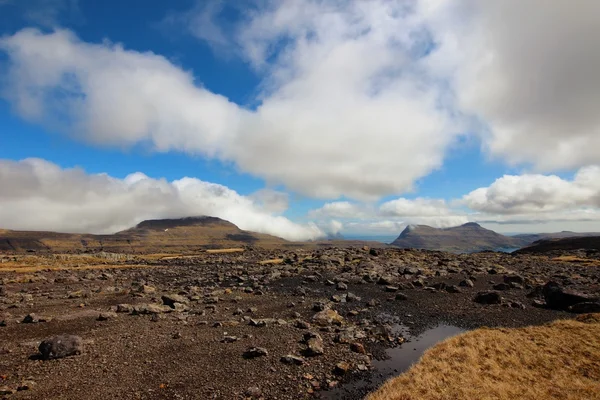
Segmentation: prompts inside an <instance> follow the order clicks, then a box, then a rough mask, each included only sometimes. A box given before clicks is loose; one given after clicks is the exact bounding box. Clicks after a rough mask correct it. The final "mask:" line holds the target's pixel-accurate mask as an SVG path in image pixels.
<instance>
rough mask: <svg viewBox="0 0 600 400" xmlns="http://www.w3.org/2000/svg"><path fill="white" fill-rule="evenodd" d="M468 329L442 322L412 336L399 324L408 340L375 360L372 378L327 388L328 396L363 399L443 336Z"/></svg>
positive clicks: (408, 365) (395, 329) (348, 399)
mask: <svg viewBox="0 0 600 400" xmlns="http://www.w3.org/2000/svg"><path fill="white" fill-rule="evenodd" d="M463 332H465V329H461V328H458V327H456V326H452V325H438V326H436V327H435V328H432V329H428V330H426V331H425V332H423V333H422V334H420V335H419V336H416V337H412V338H411V337H409V336H407V335H408V328H407V327H406V326H403V325H395V326H394V333H396V334H403V335H404V336H405V337H407V338H408V341H407V342H406V343H404V344H402V345H401V346H399V347H396V348H391V349H388V350H386V355H387V356H388V357H387V358H386V359H384V360H373V366H374V367H375V371H373V374H371V375H370V376H369V377H368V378H365V379H362V380H357V381H353V382H349V383H346V384H344V385H342V387H340V388H337V389H335V390H332V391H329V392H323V393H322V398H324V399H338V400H339V399H345V400H350V399H361V398H363V397H364V395H365V394H366V393H367V392H370V391H373V390H375V389H377V388H378V387H379V386H381V384H383V382H385V381H386V380H387V379H389V378H391V377H393V376H397V375H399V374H401V373H403V372H405V371H406V370H407V369H409V368H410V366H411V365H413V364H414V363H416V362H417V361H419V359H420V358H421V355H423V353H424V352H425V350H427V349H428V348H430V347H431V346H433V345H435V344H436V343H438V342H441V341H442V340H444V339H446V338H449V337H451V336H455V335H458V334H459V333H463Z"/></svg>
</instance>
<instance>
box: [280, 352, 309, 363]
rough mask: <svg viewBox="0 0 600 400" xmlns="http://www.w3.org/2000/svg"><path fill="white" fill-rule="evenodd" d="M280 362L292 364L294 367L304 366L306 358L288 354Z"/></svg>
mask: <svg viewBox="0 0 600 400" xmlns="http://www.w3.org/2000/svg"><path fill="white" fill-rule="evenodd" d="M280 361H281V362H282V363H284V364H292V365H302V364H304V358H302V357H300V356H295V355H293V354H288V355H285V356H283V357H281V359H280Z"/></svg>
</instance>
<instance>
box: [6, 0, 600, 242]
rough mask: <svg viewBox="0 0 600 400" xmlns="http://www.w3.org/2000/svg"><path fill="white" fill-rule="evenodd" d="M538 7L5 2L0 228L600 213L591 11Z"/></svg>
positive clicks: (375, 223)
mask: <svg viewBox="0 0 600 400" xmlns="http://www.w3.org/2000/svg"><path fill="white" fill-rule="evenodd" d="M539 5H540V4H539V2H536V1H534V0H528V1H525V2H524V3H523V5H522V6H520V7H519V6H517V5H516V4H512V3H511V4H506V5H503V6H487V5H482V4H479V5H473V4H471V3H469V2H464V3H463V2H462V1H458V2H456V4H453V5H447V4H446V5H444V4H439V3H438V2H435V1H433V0H411V1H408V0H398V1H391V2H390V1H373V2H368V3H367V2H352V1H347V2H333V1H308V2H299V1H295V0H288V1H278V2H269V1H266V2H264V1H261V2H259V1H256V2H255V1H250V0H249V1H244V2H229V1H225V0H223V1H218V0H215V1H213V0H205V1H199V0H198V1H196V0H187V1H179V2H175V3H173V4H171V3H168V2H159V1H150V2H148V1H141V0H132V1H128V2H120V1H114V0H107V1H102V2H99V1H78V0H31V1H27V2H24V1H17V0H0V36H1V37H2V39H0V72H1V73H2V77H3V78H2V79H0V188H1V189H0V227H3V228H12V229H51V230H61V231H81V232H83V231H93V232H111V231H116V230H119V229H124V228H126V227H128V226H131V225H132V224H135V223H137V222H139V221H141V220H143V219H146V218H162V217H176V216H186V215H199V214H210V215H215V216H219V217H221V218H225V219H229V220H231V221H232V222H234V223H236V224H238V225H239V226H240V227H242V228H244V229H250V230H256V231H261V232H266V233H272V234H276V235H279V236H283V237H286V238H289V239H293V240H296V239H298V240H302V239H315V238H318V237H323V236H325V235H327V234H336V233H340V232H341V233H342V234H346V235H348V236H356V235H363V236H364V235H392V236H393V235H395V234H398V233H399V232H400V231H401V230H402V229H403V227H404V226H406V225H407V224H420V223H422V224H428V225H433V226H438V227H447V226H453V225H458V224H461V223H465V222H468V221H485V222H484V226H486V227H489V228H491V229H495V230H498V231H501V232H511V233H512V232H538V231H556V230H563V229H569V230H579V231H594V230H596V231H600V223H599V220H600V212H599V206H600V185H599V184H597V183H596V182H597V181H598V180H597V179H596V178H597V177H598V178H600V168H599V167H598V164H599V163H600V150H598V149H600V120H599V119H598V118H597V116H596V114H597V113H596V112H595V110H594V109H593V108H590V107H588V106H587V105H588V104H590V102H593V100H594V99H596V100H600V91H599V90H597V89H598V88H596V86H597V85H595V84H592V85H586V84H585V82H586V79H587V82H596V81H598V79H597V77H596V72H595V71H596V69H595V68H593V66H594V65H596V64H597V65H599V66H600V61H599V60H598V59H589V58H590V57H589V53H590V52H589V51H588V52H587V53H586V52H585V51H584V50H583V48H582V49H581V51H578V50H579V46H581V47H584V46H585V45H588V46H590V45H591V46H597V44H594V43H581V39H582V38H583V37H584V36H583V35H584V32H586V31H585V29H588V28H589V29H597V28H595V27H596V26H597V25H598V24H597V22H598V21H596V20H595V19H594V17H593V16H592V17H589V18H586V19H584V20H582V19H581V18H580V16H581V15H582V14H581V13H584V10H579V11H573V10H565V9H563V8H564V7H563V6H562V5H561V4H559V3H558V2H557V3H556V4H554V3H553V4H552V5H551V6H550V7H551V9H552V11H556V12H551V13H548V15H542V16H540V15H538V14H539V13H537V12H536V10H537V9H536V7H539ZM589 7H590V8H594V7H596V6H593V5H590V6H589ZM588 11H589V12H588V13H587V14H590V15H595V14H594V11H595V10H588ZM523 15H524V16H527V17H529V18H537V19H539V20H538V21H537V24H536V25H535V26H536V28H535V29H530V26H529V23H528V22H527V18H521V17H520V16H523ZM500 17H502V18H500ZM511 17H514V18H513V19H511ZM507 20H510V21H513V22H511V24H513V25H512V26H510V29H507V27H506V26H505V25H506V23H505V22H503V21H507ZM482 21H485V24H483V23H482ZM557 23H559V24H564V25H565V26H568V27H570V28H572V29H570V30H568V32H567V33H566V34H564V36H561V37H558V38H557V37H554V36H553V35H556V33H555V32H554V31H553V30H552V27H553V26H556V24H557ZM464 26H468V27H469V26H470V27H471V29H464ZM536 29H537V31H535V30H536ZM545 34H547V35H548V36H549V38H548V41H547V43H541V44H540V43H538V42H539V40H538V38H539V37H540V35H542V36H543V35H545ZM513 42H514V43H516V42H519V43H520V44H521V45H520V46H516V45H515V46H514V47H512V48H511V47H510V45H507V43H513ZM457 43H460V44H461V45H459V46H457ZM564 43H573V46H574V49H572V50H571V51H570V53H569V54H568V56H565V54H563V53H564V51H565V49H564V45H563V44H564ZM540 48H541V49H543V50H544V51H539V52H536V51H531V49H540ZM519 52H524V53H523V54H524V55H527V56H526V57H525V56H524V55H521V54H520V53H519ZM537 53H539V55H538V54H537ZM489 54H493V55H494V58H493V59H489V58H486V57H485V55H489ZM531 54H533V56H532V55H531ZM524 59H526V60H527V64H525V65H524V64H523V60H524ZM482 60H493V61H487V62H482ZM552 61H555V63H554V64H557V66H556V68H547V70H546V69H544V70H543V72H540V66H542V65H543V66H546V65H548V63H549V62H550V63H552ZM581 65H584V66H587V67H581ZM588 67H589V68H588ZM499 82H501V83H502V85H499V84H498V83H499ZM557 82H558V83H560V84H558V83H557ZM582 82H583V83H582ZM590 86H591V87H590ZM565 99H569V102H568V103H567V102H566V101H565ZM140 173H141V174H140ZM132 174H134V175H132ZM142 174H143V175H142ZM184 178H189V179H184ZM57 188H60V190H58V189H57ZM2 210H4V211H2ZM24 214H25V215H26V216H23V215H24Z"/></svg>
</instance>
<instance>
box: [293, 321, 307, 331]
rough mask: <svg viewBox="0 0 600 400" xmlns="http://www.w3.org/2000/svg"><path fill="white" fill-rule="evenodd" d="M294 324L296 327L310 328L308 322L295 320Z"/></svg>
mask: <svg viewBox="0 0 600 400" xmlns="http://www.w3.org/2000/svg"><path fill="white" fill-rule="evenodd" d="M294 326H295V327H296V328H298V329H310V324H309V323H308V322H306V321H301V320H297V321H296V323H295V324H294Z"/></svg>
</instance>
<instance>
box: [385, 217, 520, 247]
mask: <svg viewBox="0 0 600 400" xmlns="http://www.w3.org/2000/svg"><path fill="white" fill-rule="evenodd" d="M527 243H529V242H527V241H526V240H523V239H519V238H515V237H511V236H504V235H501V234H499V233H496V232H494V231H491V230H489V229H485V228H483V227H482V226H481V225H479V224H477V223H475V222H469V223H466V224H464V225H460V226H455V227H452V228H432V227H430V226H427V225H409V226H407V227H406V229H404V231H402V233H401V234H400V236H398V238H397V239H396V240H394V241H393V242H392V245H393V246H396V247H401V248H414V249H427V250H440V251H449V252H453V253H470V252H475V251H483V250H499V249H514V248H519V247H522V246H524V245H525V244H527Z"/></svg>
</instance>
